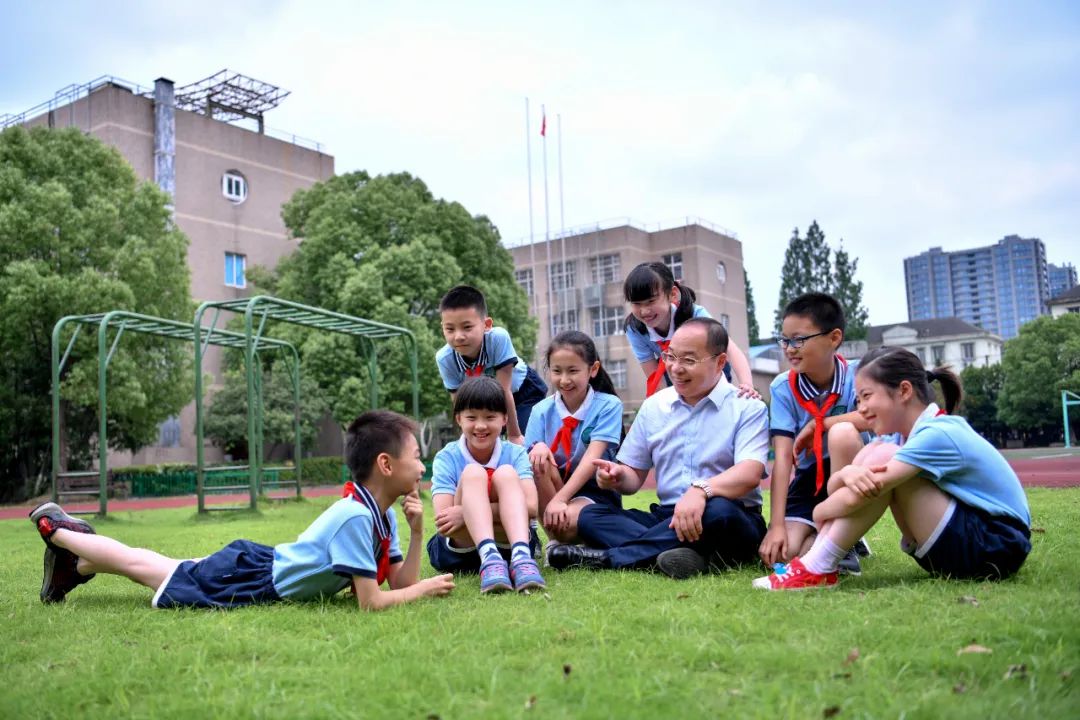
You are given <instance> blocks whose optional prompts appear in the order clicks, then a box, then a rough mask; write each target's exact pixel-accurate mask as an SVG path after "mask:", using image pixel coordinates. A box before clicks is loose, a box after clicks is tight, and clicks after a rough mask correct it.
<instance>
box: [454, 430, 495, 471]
mask: <svg viewBox="0 0 1080 720" xmlns="http://www.w3.org/2000/svg"><path fill="white" fill-rule="evenodd" d="M458 448H459V449H460V450H461V456H462V457H463V458H465V464H466V465H468V464H469V463H476V464H477V465H482V466H484V467H486V468H491V469H492V470H494V469H495V468H497V467H499V458H501V457H502V438H495V447H494V448H492V450H491V459H490V460H488V461H487V462H486V463H482V462H480V461H479V460H477V459H476V458H474V457H473V456H472V453H470V452H469V444H468V443H467V442H465V436H464V435H462V436H461V437H459V438H458Z"/></svg>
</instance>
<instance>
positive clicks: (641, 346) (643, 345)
mask: <svg viewBox="0 0 1080 720" xmlns="http://www.w3.org/2000/svg"><path fill="white" fill-rule="evenodd" d="M676 309H677V308H676V306H675V305H672V306H671V315H670V316H669V317H671V318H674V317H675V310H676ZM691 317H705V318H711V317H712V315H710V314H709V311H708V310H706V309H705V308H703V307H702V306H701V305H698V304H697V303H695V304H694V311H693V313H692V314H691ZM676 330H678V328H677V327H675V323H673V322H668V334H667V337H661V336H660V334H659V333H657V332H656V331H655V330H653V329H652V328H651V327H648V326H646V327H645V332H643V333H640V332H638V331H637V330H635V329H634V328H632V327H631V326H629V325H627V326H626V339H627V340H628V341H629V342H630V349H631V350H633V351H634V357H636V358H637V361H638V362H639V363H643V362H648V361H649V360H659V359H660V346H659V345H657V344H656V343H657V341H659V340H671V338H672V336H674V335H675V331H676Z"/></svg>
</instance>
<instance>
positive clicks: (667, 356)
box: [660, 352, 719, 370]
mask: <svg viewBox="0 0 1080 720" xmlns="http://www.w3.org/2000/svg"><path fill="white" fill-rule="evenodd" d="M718 356H719V353H717V354H716V355H707V356H705V357H703V358H701V359H700V360H699V359H698V358H692V357H679V356H678V355H672V354H671V353H669V352H663V353H660V359H661V360H663V361H664V365H666V366H667V367H669V368H670V367H675V365H682V366H683V367H684V368H686V369H687V370H693V369H694V368H695V367H697V364H698V363H703V362H705V361H706V360H711V359H712V358H714V357H718Z"/></svg>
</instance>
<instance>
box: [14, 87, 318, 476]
mask: <svg viewBox="0 0 1080 720" xmlns="http://www.w3.org/2000/svg"><path fill="white" fill-rule="evenodd" d="M237 88H239V89H240V90H244V89H245V88H246V89H247V90H249V91H251V92H258V93H261V98H260V99H259V100H258V101H256V102H254V103H253V102H250V101H249V102H248V104H247V105H245V106H243V107H233V105H235V104H236V97H238V96H237V95H235V94H234V95H232V96H230V94H229V93H230V91H232V90H235V89H237ZM287 94H288V93H287V92H285V91H281V90H280V89H278V88H273V87H272V86H268V85H266V84H265V83H259V82H258V81H255V80H252V79H251V78H246V77H244V76H239V75H236V74H232V73H219V74H218V75H217V76H214V77H212V78H207V80H205V81H200V82H199V83H195V84H192V85H190V86H185V87H182V88H174V85H173V82H172V81H171V80H167V79H165V78H159V79H158V80H157V81H155V84H154V88H153V89H149V88H143V87H140V86H138V85H135V84H133V83H128V82H125V81H121V80H117V79H114V78H102V79H100V80H98V81H94V82H91V83H88V84H86V85H83V86H73V88H72V89H69V90H68V91H66V93H58V94H57V98H58V99H56V100H54V101H50V102H49V103H46V104H43V105H42V106H39V108H35V109H32V110H30V111H27V112H26V113H23V114H22V115H19V116H9V117H7V118H5V119H4V122H3V124H12V123H15V122H18V123H21V124H23V125H25V126H27V127H34V126H47V127H56V128H61V127H77V128H79V129H81V130H83V131H84V132H86V133H87V134H89V135H93V136H94V137H96V138H98V139H100V140H102V141H103V142H105V143H107V144H109V145H111V146H113V147H114V148H116V149H117V150H118V151H119V152H120V154H121V155H123V157H124V158H125V159H126V160H127V161H128V163H130V164H131V167H132V168H133V169H134V170H135V173H136V175H137V176H138V177H139V178H140V179H143V180H148V181H151V182H155V183H156V184H157V185H158V186H159V187H161V188H162V189H163V190H165V191H166V192H167V193H169V194H170V195H171V196H172V198H173V208H174V217H175V219H176V224H177V225H178V226H179V227H180V229H181V230H183V231H184V234H185V235H187V237H188V239H189V241H190V244H189V245H188V265H189V267H190V269H191V294H192V296H193V297H194V299H195V301H196V303H199V302H202V301H205V300H228V299H233V298H239V297H244V296H246V295H247V294H248V289H247V281H246V275H245V273H246V271H247V269H248V268H250V267H251V266H253V265H261V266H264V267H267V268H272V267H274V266H275V265H276V264H277V262H278V260H279V259H281V258H282V257H284V256H285V255H288V254H289V253H291V252H292V251H293V250H294V249H295V248H296V245H297V243H296V241H295V240H293V239H292V238H290V237H289V234H288V231H287V230H286V228H285V225H284V223H283V221H282V219H281V206H282V204H283V203H285V202H286V201H288V200H289V199H290V198H291V197H292V195H293V193H295V192H296V191H297V190H300V189H303V188H307V187H310V186H311V185H313V184H314V183H316V182H318V181H320V180H325V179H328V178H330V177H331V176H332V175H333V174H334V158H333V157H332V156H330V155H328V154H326V153H325V152H323V151H322V148H321V146H319V145H318V144H317V143H313V142H310V141H304V140H302V139H300V138H296V137H291V136H287V137H286V138H284V139H282V138H280V137H275V136H272V135H271V134H269V133H268V132H267V131H266V128H265V125H264V123H263V112H264V111H266V110H268V109H271V108H272V107H274V106H276V104H277V102H278V101H280V99H281V98H283V97H284V95H287ZM230 97H231V98H232V99H230ZM248 97H253V96H252V95H251V93H250V92H249V94H248ZM230 102H232V103H233V105H230ZM223 108H224V111H223ZM38 110H40V112H38ZM230 110H231V111H232V112H229V111H230ZM238 118H242V119H243V120H245V121H248V124H249V125H253V126H254V127H253V128H252V129H249V128H248V127H243V126H241V125H238V124H236V123H235V122H234V121H235V120H236V119H238ZM109 309H111V308H102V310H103V311H104V310H109ZM220 324H221V323H219V326H220ZM205 367H206V371H207V372H212V373H213V375H214V381H213V383H212V385H211V386H210V387H209V388H208V392H209V393H211V394H212V393H213V391H214V390H215V389H216V388H218V387H220V383H221V382H222V380H223V378H222V375H221V355H220V349H219V348H214V347H211V348H209V349H208V355H207V361H206V366H205ZM194 429H195V410H194V404H191V405H189V406H188V407H186V408H184V410H183V411H182V412H181V413H180V416H179V417H178V418H170V419H169V420H168V421H166V422H165V423H163V424H162V426H161V433H160V437H159V440H158V444H157V445H155V446H151V447H149V448H145V449H144V450H141V451H140V452H139V453H137V454H136V455H135V457H134V458H132V457H131V456H130V455H126V454H125V455H118V456H117V457H115V458H113V460H112V461H115V462H116V463H117V464H125V463H127V462H135V463H156V462H165V461H176V462H187V461H194V459H195V438H194ZM206 450H207V459H208V460H210V461H217V460H220V459H222V454H221V451H220V450H219V449H218V448H216V447H213V446H212V445H209V444H208V445H207V448H206ZM112 461H111V462H112Z"/></svg>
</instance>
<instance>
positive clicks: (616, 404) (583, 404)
mask: <svg viewBox="0 0 1080 720" xmlns="http://www.w3.org/2000/svg"><path fill="white" fill-rule="evenodd" d="M547 367H548V372H549V373H550V378H551V384H552V386H553V387H554V388H555V394H554V395H551V396H549V397H547V398H544V399H543V400H541V401H540V402H539V403H537V404H536V405H535V406H534V407H533V412H532V415H531V416H530V417H529V425H528V427H527V428H526V430H525V447H526V448H528V450H529V462H530V463H531V464H532V468H533V478H534V479H535V481H536V491H537V496H538V501H539V514H540V516H541V518H542V519H543V523H544V529H545V530H546V531H547V534H548V537H550V538H553V539H555V540H557V541H560V542H573V541H574V540H576V537H577V516H578V513H579V512H580V511H581V508H582V507H584V506H586V505H588V504H590V503H594V502H610V503H615V504H616V505H618V506H619V507H621V506H622V499H621V497H620V496H619V495H618V494H617V493H615V492H614V491H612V490H601V489H600V487H599V486H598V485H597V484H596V480H595V478H594V477H593V475H594V471H595V468H594V466H593V463H592V461H593V460H598V459H602V460H614V459H615V451H616V450H617V449H618V447H619V442H620V441H621V440H622V412H623V405H622V401H621V400H620V399H619V398H618V396H617V395H616V394H615V387H614V385H612V382H611V378H610V377H608V374H607V373H606V372H604V368H603V367H601V365H600V358H599V357H598V355H597V353H596V345H595V344H594V343H593V341H592V339H591V338H590V337H589V336H588V335H586V334H585V333H583V332H578V331H577V330H569V331H567V332H562V333H559V334H558V335H556V336H555V339H554V340H552V341H551V346H550V347H548V351H547Z"/></svg>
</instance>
